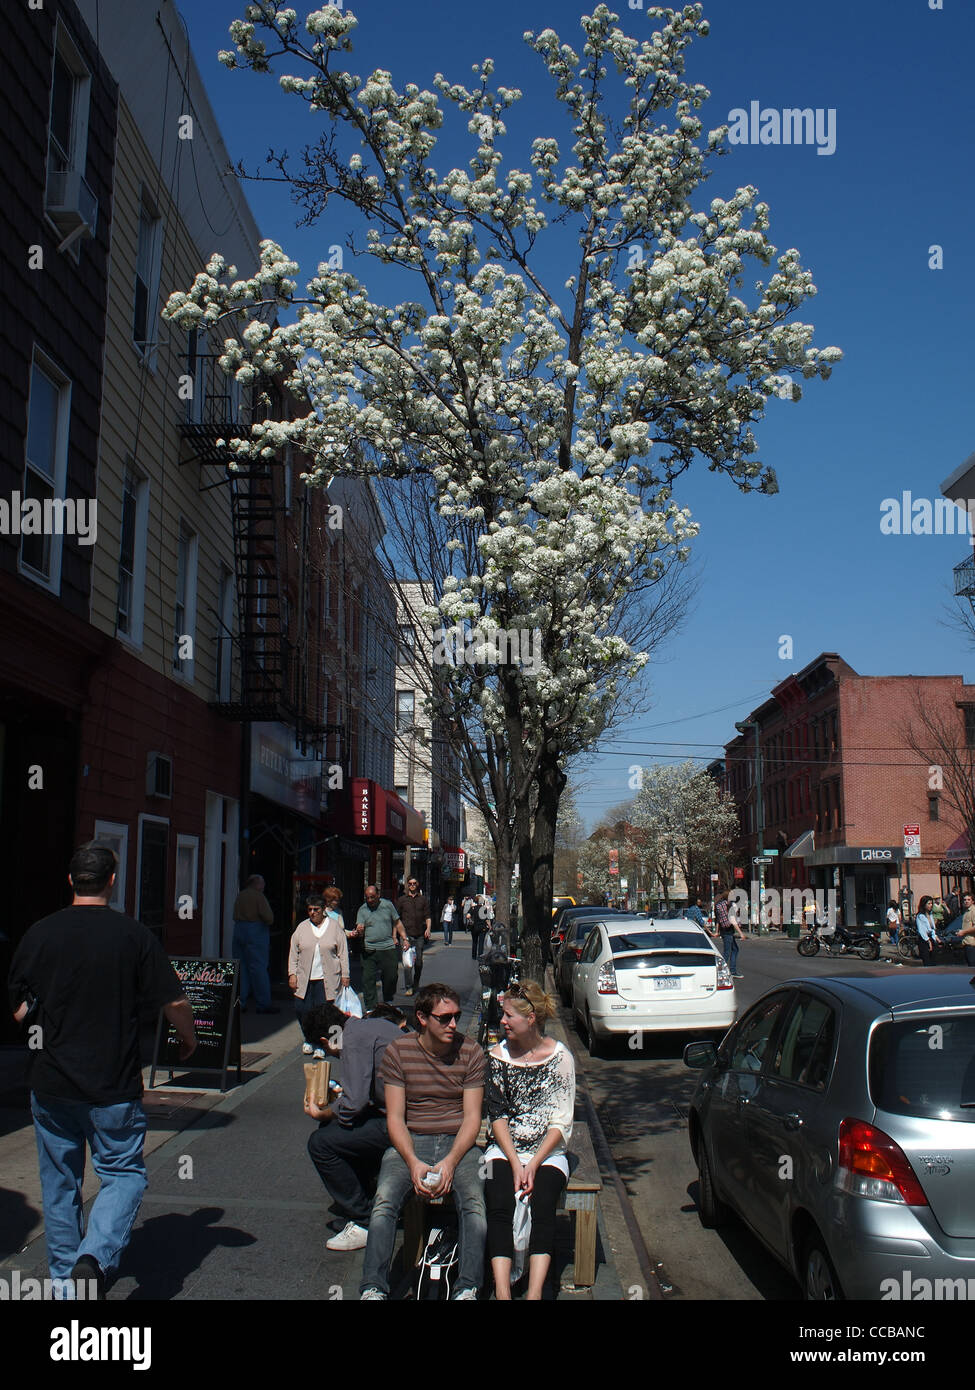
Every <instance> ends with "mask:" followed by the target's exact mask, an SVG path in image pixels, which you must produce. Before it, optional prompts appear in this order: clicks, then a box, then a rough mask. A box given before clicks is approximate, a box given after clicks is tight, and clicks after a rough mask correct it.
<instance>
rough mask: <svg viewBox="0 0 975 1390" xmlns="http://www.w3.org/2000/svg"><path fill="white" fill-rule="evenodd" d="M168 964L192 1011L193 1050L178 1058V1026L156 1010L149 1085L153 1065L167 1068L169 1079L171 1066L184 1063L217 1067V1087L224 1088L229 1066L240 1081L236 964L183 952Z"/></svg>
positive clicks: (152, 1079) (193, 1067) (187, 1066)
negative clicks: (234, 1067) (184, 1057)
mask: <svg viewBox="0 0 975 1390" xmlns="http://www.w3.org/2000/svg"><path fill="white" fill-rule="evenodd" d="M170 963H171V965H172V967H173V969H174V970H175V971H176V974H177V976H178V978H179V981H180V983H181V985H182V986H183V993H184V994H185V995H186V998H187V999H188V1000H189V1003H190V1007H191V1008H192V1010H193V1026H194V1028H195V1029H196V1051H195V1052H193V1053H191V1054H190V1056H189V1057H187V1059H186V1060H185V1061H180V1057H179V1038H178V1037H177V1036H176V1030H175V1029H174V1028H173V1027H172V1026H171V1025H170V1024H169V1023H168V1022H167V1020H166V1016H165V1014H164V1013H163V1012H162V1010H160V1011H159V1022H158V1024H157V1026H156V1045H155V1048H154V1049H153V1054H152V1070H151V1072H150V1074H149V1086H150V1089H151V1088H152V1087H153V1086H154V1085H155V1079H156V1068H157V1067H167V1068H168V1069H169V1077H170V1080H172V1076H173V1069H174V1068H175V1067H182V1068H184V1069H186V1070H188V1071H219V1072H220V1073H221V1074H222V1075H221V1083H220V1089H221V1091H225V1090H226V1089H227V1072H228V1070H229V1069H230V1068H231V1067H233V1066H236V1068H237V1082H238V1084H239V1083H240V975H239V971H240V963H239V961H235V960H198V959H193V958H190V957H184V956H175V957H170Z"/></svg>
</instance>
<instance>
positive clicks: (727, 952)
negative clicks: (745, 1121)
mask: <svg viewBox="0 0 975 1390" xmlns="http://www.w3.org/2000/svg"><path fill="white" fill-rule="evenodd" d="M721 954H722V955H723V956H724V958H725V962H726V963H727V966H728V969H729V970H730V971H731V973H732V975H734V973H735V971H736V970H737V969H738V937H737V935H736V934H735V933H734V932H733V931H723V932H722V933H721Z"/></svg>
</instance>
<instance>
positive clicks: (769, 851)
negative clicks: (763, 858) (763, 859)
mask: <svg viewBox="0 0 975 1390" xmlns="http://www.w3.org/2000/svg"><path fill="white" fill-rule="evenodd" d="M778 852H779V851H778V850H777V849H763V850H762V853H763V854H771V855H772V857H773V859H774V858H775V856H776V855H777V854H778Z"/></svg>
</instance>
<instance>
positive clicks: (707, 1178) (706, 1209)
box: [697, 1135, 728, 1231]
mask: <svg viewBox="0 0 975 1390" xmlns="http://www.w3.org/2000/svg"><path fill="white" fill-rule="evenodd" d="M698 1143H699V1147H698V1154H697V1211H698V1215H699V1216H700V1218H701V1225H702V1226H703V1227H704V1228H705V1230H708V1231H711V1230H713V1229H714V1228H715V1226H723V1225H724V1223H725V1221H727V1219H728V1208H727V1207H726V1206H725V1204H724V1202H722V1200H721V1198H720V1197H719V1196H718V1194H717V1193H716V1192H715V1190H714V1178H713V1177H712V1175H711V1164H710V1163H709V1161H708V1151H707V1147H706V1145H705V1143H704V1136H703V1135H702V1136H701V1138H700V1140H699V1141H698Z"/></svg>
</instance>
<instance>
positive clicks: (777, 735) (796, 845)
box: [725, 652, 975, 925]
mask: <svg viewBox="0 0 975 1390" xmlns="http://www.w3.org/2000/svg"><path fill="white" fill-rule="evenodd" d="M918 700H920V702H921V707H922V708H923V709H924V710H925V711H926V712H928V714H929V715H934V716H935V717H936V718H937V719H939V720H942V721H944V723H945V725H946V727H951V726H952V725H953V726H954V727H955V729H956V730H957V739H958V746H959V747H965V746H967V747H973V746H975V685H966V684H965V682H964V680H963V679H962V677H961V676H861V675H858V674H857V672H856V671H854V670H853V668H852V667H851V666H850V665H848V663H847V662H845V661H844V660H843V659H842V657H840V656H839V654H838V653H836V652H823V653H821V654H820V655H819V656H818V657H816V659H815V660H814V661H811V662H810V663H809V665H808V666H806V667H804V668H803V669H802V670H801V671H799V672H798V673H796V674H795V675H790V676H788V677H787V678H786V679H785V680H783V681H782V682H780V684H779V685H777V686H776V687H775V688H774V690H773V691H772V692H771V696H770V698H769V699H768V700H766V701H765V702H764V703H763V704H762V705H760V706H759V707H758V708H757V709H755V710H753V711H752V713H751V714H750V715H749V716H748V719H747V720H744V721H742V723H743V724H746V725H747V724H751V725H755V724H757V726H758V742H759V749H760V757H761V784H762V796H761V803H760V804H759V803H758V802H757V799H756V795H755V792H756V770H755V729H754V727H751V728H746V730H745V731H744V732H742V733H741V734H740V735H739V736H738V737H737V738H736V739H734V740H733V741H732V742H731V743H729V744H728V745H727V746H726V749H725V782H726V786H727V789H728V791H729V792H730V793H731V794H732V795H733V796H734V798H735V800H736V802H737V803H738V807H739V813H740V817H741V826H742V836H741V840H740V842H739V845H738V846H737V863H738V864H739V865H740V866H741V867H743V868H744V870H745V881H746V882H748V881H750V880H752V879H753V878H755V877H757V872H756V871H755V870H754V868H753V866H752V858H753V856H754V855H755V854H756V851H757V849H758V838H759V837H758V831H759V826H761V830H762V839H763V844H764V848H765V849H766V850H769V849H771V850H777V851H778V853H777V855H776V856H775V862H774V863H773V864H772V865H770V866H769V867H768V869H767V870H766V875H765V881H766V887H767V888H774V889H783V888H785V889H789V888H791V889H795V888H807V887H808V888H813V889H822V890H824V891H829V890H830V889H834V890H835V891H836V893H837V901H838V903H839V906H840V908H841V910H842V920H843V922H844V923H846V924H847V925H854V924H867V923H873V922H875V921H877V920H879V919H881V918H882V916H883V911H884V909H885V908H886V905H887V902H888V901H889V899H890V898H892V897H899V896H900V895H901V891H902V890H903V889H906V886H907V880H908V875H909V878H910V891H911V897H912V908H913V907H915V906H916V904H917V901H918V899H919V898H920V897H921V895H922V894H924V893H932V894H937V893H939V892H940V891H941V889H942V882H941V877H940V865H941V862H942V860H943V859H944V856H945V853H946V852H947V850H948V849H949V847H950V846H951V845H952V844H953V843H955V842H956V841H957V839H958V837H959V835H960V833H961V832H962V831H963V829H964V827H963V825H962V823H961V820H960V818H959V816H958V813H957V812H956V811H954V810H953V809H952V808H951V807H950V806H949V804H948V799H947V797H946V796H945V793H944V790H943V788H942V787H939V785H938V783H939V778H938V776H937V774H936V773H935V774H933V773H932V766H933V765H935V764H937V763H938V762H939V758H938V756H937V750H936V749H935V748H931V749H930V751H928V750H927V749H925V756H921V754H919V753H917V752H915V751H913V748H912V743H917V744H919V746H923V745H924V744H925V743H926V742H927V738H928V736H927V735H926V734H925V730H924V728H923V725H922V723H921V720H920V715H919V709H918V704H917V702H918ZM759 816H761V820H759ZM909 824H913V825H919V826H920V832H921V851H922V855H921V857H920V858H915V859H912V860H911V861H909V862H907V861H905V856H904V827H905V825H909Z"/></svg>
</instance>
